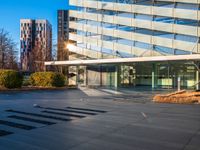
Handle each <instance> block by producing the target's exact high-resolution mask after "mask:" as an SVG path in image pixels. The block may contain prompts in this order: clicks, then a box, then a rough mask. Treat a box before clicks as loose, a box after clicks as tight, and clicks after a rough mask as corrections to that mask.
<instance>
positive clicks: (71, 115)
mask: <svg viewBox="0 0 200 150" xmlns="http://www.w3.org/2000/svg"><path fill="white" fill-rule="evenodd" d="M41 112H44V113H49V114H55V115H62V116H69V117H76V118H84V117H86V116H82V115H76V114H68V113H60V112H54V111H48V110H43V111H41Z"/></svg>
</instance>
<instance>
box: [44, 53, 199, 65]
mask: <svg viewBox="0 0 200 150" xmlns="http://www.w3.org/2000/svg"><path fill="white" fill-rule="evenodd" d="M164 61H200V54H191V55H173V56H154V57H134V58H112V59H93V60H70V61H49V62H45V66H53V65H54V66H77V65H83V66H86V65H94V64H117V63H137V62H164Z"/></svg>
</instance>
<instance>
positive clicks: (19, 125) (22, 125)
mask: <svg viewBox="0 0 200 150" xmlns="http://www.w3.org/2000/svg"><path fill="white" fill-rule="evenodd" d="M0 124H2V125H6V126H10V127H14V128H20V129H24V130H32V129H35V128H36V127H34V126H29V125H25V124H20V123H15V122H10V121H5V120H0Z"/></svg>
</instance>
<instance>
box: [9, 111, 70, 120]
mask: <svg viewBox="0 0 200 150" xmlns="http://www.w3.org/2000/svg"><path fill="white" fill-rule="evenodd" d="M6 111H8V112H14V113H18V114H24V115H30V116H36V117H42V118H50V119H55V120H61V121H71V120H72V119H67V118H61V117H56V116H47V115H42V114H37V113H29V112H24V111H17V110H12V109H9V110H6Z"/></svg>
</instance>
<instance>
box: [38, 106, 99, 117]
mask: <svg viewBox="0 0 200 150" xmlns="http://www.w3.org/2000/svg"><path fill="white" fill-rule="evenodd" d="M41 108H43V107H41ZM44 109H49V110H58V111H65V112H72V113H81V114H85V115H97V114H96V113H92V112H84V111H78V110H67V109H59V108H51V107H44Z"/></svg>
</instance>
